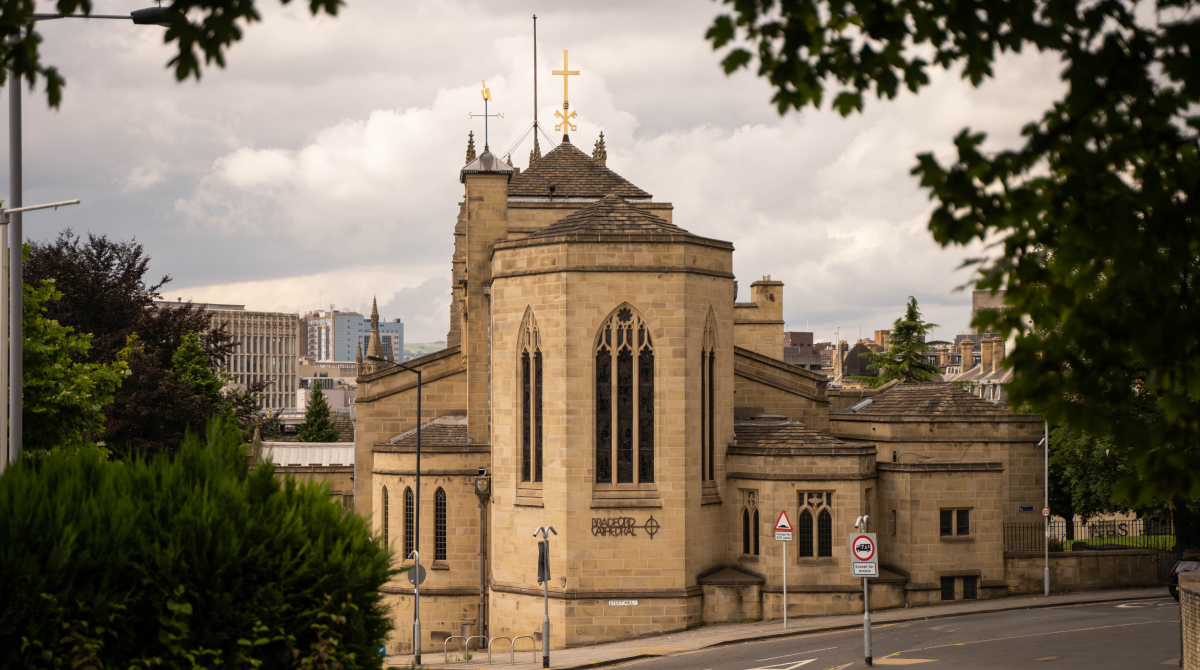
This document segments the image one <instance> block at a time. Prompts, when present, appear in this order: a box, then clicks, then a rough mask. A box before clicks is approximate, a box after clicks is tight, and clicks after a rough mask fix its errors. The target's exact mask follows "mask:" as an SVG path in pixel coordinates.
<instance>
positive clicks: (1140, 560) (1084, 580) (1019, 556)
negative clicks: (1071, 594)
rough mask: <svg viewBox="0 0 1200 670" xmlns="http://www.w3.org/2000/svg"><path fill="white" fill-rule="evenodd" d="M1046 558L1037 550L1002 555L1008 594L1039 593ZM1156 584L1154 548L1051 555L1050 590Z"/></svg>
mask: <svg viewBox="0 0 1200 670" xmlns="http://www.w3.org/2000/svg"><path fill="white" fill-rule="evenodd" d="M1045 567H1046V564H1045V555H1044V554H1043V553H1042V552H1040V551H1007V552H1004V579H1005V581H1007V582H1008V593H1009V595H1014V596H1016V595H1025V594H1029V593H1041V592H1042V589H1043V586H1042V579H1043V574H1044V571H1045ZM1157 583H1158V552H1157V551H1154V550H1153V549H1128V550H1118V551H1052V552H1050V590H1051V591H1054V592H1056V593H1057V592H1062V591H1095V590H1099V589H1120V588H1129V587H1137V586H1154V585H1155V584H1157Z"/></svg>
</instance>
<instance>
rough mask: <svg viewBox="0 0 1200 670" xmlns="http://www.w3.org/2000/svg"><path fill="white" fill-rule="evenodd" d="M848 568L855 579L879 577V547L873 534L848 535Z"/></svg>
mask: <svg viewBox="0 0 1200 670" xmlns="http://www.w3.org/2000/svg"><path fill="white" fill-rule="evenodd" d="M850 559H851V560H850V568H851V569H852V570H853V571H854V576H855V577H878V576H879V545H878V544H876V542H875V533H851V534H850Z"/></svg>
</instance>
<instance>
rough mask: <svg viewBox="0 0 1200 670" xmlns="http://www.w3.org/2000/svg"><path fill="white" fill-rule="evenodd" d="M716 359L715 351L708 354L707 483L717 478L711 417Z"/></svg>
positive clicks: (713, 408) (713, 411)
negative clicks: (714, 360)
mask: <svg viewBox="0 0 1200 670" xmlns="http://www.w3.org/2000/svg"><path fill="white" fill-rule="evenodd" d="M716 357H717V352H715V351H710V352H708V480H709V481H714V480H715V479H716V478H717V477H716V468H715V466H714V462H715V461H716V447H715V446H714V445H715V444H716V441H717V439H716V436H715V435H714V434H713V433H714V431H713V428H714V421H713V415H714V414H715V413H716V412H715V407H716V406H715V405H714V401H713V390H714V388H715V384H714V383H713V359H715V358H716Z"/></svg>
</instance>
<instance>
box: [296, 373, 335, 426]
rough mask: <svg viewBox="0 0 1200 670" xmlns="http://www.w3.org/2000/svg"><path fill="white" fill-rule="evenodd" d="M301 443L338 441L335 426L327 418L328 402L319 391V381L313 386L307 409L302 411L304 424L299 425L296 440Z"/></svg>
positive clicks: (331, 420)
mask: <svg viewBox="0 0 1200 670" xmlns="http://www.w3.org/2000/svg"><path fill="white" fill-rule="evenodd" d="M296 439H298V440H299V441H301V442H337V441H338V440H339V439H340V435H339V434H338V430H337V426H335V425H333V419H331V418H329V402H328V401H327V400H325V393H324V392H323V391H321V380H319V379H318V380H317V382H316V383H315V384H314V385H313V391H312V396H311V397H310V398H309V399H308V408H307V409H305V410H304V423H302V424H300V433H299V436H298V437H297V438H296Z"/></svg>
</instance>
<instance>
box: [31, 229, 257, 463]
mask: <svg viewBox="0 0 1200 670" xmlns="http://www.w3.org/2000/svg"><path fill="white" fill-rule="evenodd" d="M29 249H30V251H29V261H28V262H27V263H26V265H25V281H26V282H27V283H34V284H36V283H37V282H39V281H43V280H47V279H53V280H54V282H55V286H56V287H57V288H58V289H59V290H60V291H61V292H62V298H61V299H60V300H57V301H54V302H51V303H48V304H46V305H45V307H46V314H47V316H49V317H50V318H52V319H56V320H57V321H58V322H59V323H61V324H62V325H64V326H70V327H73V328H75V329H76V330H77V331H79V332H82V333H87V334H89V335H90V336H91V341H92V343H93V344H94V345H95V346H93V347H92V349H91V350H90V351H89V352H88V353H87V359H86V360H88V361H89V362H92V363H103V364H115V363H117V362H122V363H125V364H127V365H128V366H129V375H128V377H127V378H126V379H125V382H124V383H123V384H122V385H121V387H120V388H119V389H117V390H116V392H115V393H114V394H113V397H112V400H111V404H109V405H108V406H107V407H105V408H104V415H105V417H106V420H105V423H104V431H103V434H102V436H101V437H102V439H103V440H104V441H105V443H107V444H108V445H110V446H112V447H113V448H114V449H116V450H118V451H120V452H134V453H145V454H151V453H158V452H160V451H165V452H168V453H169V452H172V451H174V450H177V449H178V448H179V445H180V443H181V442H182V440H183V436H184V433H185V432H186V431H187V430H189V429H191V430H193V431H201V430H203V429H204V426H205V423H206V422H207V421H208V419H209V418H211V417H212V416H213V415H215V414H218V413H219V414H223V415H224V416H227V417H234V418H236V420H237V422H238V425H239V426H241V427H242V429H243V430H244V431H245V434H246V436H249V434H250V433H251V432H252V431H253V426H254V423H255V422H256V421H257V419H258V416H257V413H258V400H259V396H260V395H261V393H262V391H263V389H264V388H265V386H266V383H265V382H257V383H256V384H254V385H252V386H251V387H250V388H248V389H245V390H234V389H230V390H226V391H222V390H221V386H223V385H224V383H225V380H224V379H222V378H221V377H220V376H219V375H218V374H217V372H216V369H217V367H218V366H220V365H221V364H223V363H224V361H226V360H227V358H228V356H229V354H230V353H232V351H233V348H234V346H235V345H234V342H233V340H232V338H231V337H230V335H229V331H228V327H227V324H223V323H213V315H212V313H210V312H206V311H205V310H203V309H199V308H197V307H196V306H195V305H193V304H191V303H190V302H187V303H179V304H172V305H159V304H156V301H159V300H161V298H162V296H161V294H160V291H161V289H162V287H163V286H165V285H166V284H167V283H168V282H170V281H171V278H170V277H169V276H163V277H162V278H161V279H159V281H158V282H157V283H154V284H147V283H146V273H147V272H148V271H149V263H150V259H149V257H147V256H146V255H145V251H144V249H143V247H142V245H141V244H138V243H137V242H136V241H113V240H110V239H108V238H107V237H105V236H103V235H90V234H89V235H88V237H87V239H86V240H83V239H82V238H80V237H79V236H78V235H76V234H75V233H73V232H72V231H70V230H67V231H64V232H62V233H60V234H59V236H58V237H57V238H56V239H54V240H53V241H50V242H35V243H33V244H32V245H30V247H29ZM181 352H182V353H181Z"/></svg>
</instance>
